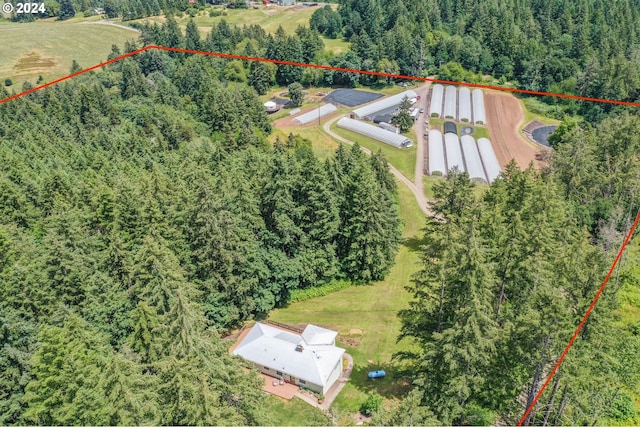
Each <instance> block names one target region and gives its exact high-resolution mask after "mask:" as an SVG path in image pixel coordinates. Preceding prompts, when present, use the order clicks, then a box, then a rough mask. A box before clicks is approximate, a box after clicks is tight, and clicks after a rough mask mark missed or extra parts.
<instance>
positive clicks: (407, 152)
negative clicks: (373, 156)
mask: <svg viewBox="0 0 640 427" xmlns="http://www.w3.org/2000/svg"><path fill="white" fill-rule="evenodd" d="M331 130H332V131H334V132H335V133H337V134H338V135H340V136H342V137H343V138H347V139H349V140H351V141H354V142H357V143H358V144H360V146H362V147H365V148H368V149H369V150H371V151H373V152H374V153H375V152H377V151H378V150H381V151H382V154H383V155H384V157H385V158H386V159H387V160H388V161H389V163H391V164H392V165H393V166H395V167H396V168H398V169H399V170H400V172H402V173H403V174H404V175H405V176H406V177H407V178H409V179H410V180H412V181H413V177H414V176H415V169H416V150H417V148H416V146H415V144H414V145H413V147H411V148H402V149H401V148H395V147H392V146H390V145H388V144H385V143H383V142H379V141H376V140H374V139H371V138H369V137H366V136H363V135H360V134H358V133H355V132H351V131H349V130H346V129H341V128H339V127H338V126H337V125H336V124H335V123H334V124H333V125H332V126H331ZM414 137H415V136H414ZM414 140H415V139H414Z"/></svg>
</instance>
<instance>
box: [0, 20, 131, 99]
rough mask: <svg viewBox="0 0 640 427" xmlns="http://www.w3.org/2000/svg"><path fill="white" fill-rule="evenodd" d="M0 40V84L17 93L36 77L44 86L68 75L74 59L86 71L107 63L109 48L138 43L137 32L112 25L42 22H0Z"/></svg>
mask: <svg viewBox="0 0 640 427" xmlns="http://www.w3.org/2000/svg"><path fill="white" fill-rule="evenodd" d="M0 36H1V38H2V43H0V79H1V80H0V82H1V83H2V84H4V80H5V79H7V78H10V79H12V80H13V82H14V86H13V87H14V88H15V90H16V91H19V90H20V88H21V87H22V83H23V82H25V81H29V82H31V83H33V84H35V83H36V81H37V80H38V76H42V77H43V78H44V80H45V82H46V81H51V80H54V79H56V78H59V77H63V76H66V75H68V74H69V72H70V70H71V63H72V61H73V60H74V59H75V60H76V61H77V62H78V64H80V66H81V67H83V68H88V67H90V66H92V65H96V64H99V63H100V62H103V61H106V59H107V56H108V55H109V52H111V45H114V44H115V45H117V46H119V47H120V48H121V49H122V47H123V46H124V42H125V41H127V40H135V41H137V40H138V34H137V33H136V32H134V31H130V30H125V29H122V28H119V27H115V26H112V25H101V24H86V23H68V22H42V21H37V22H31V23H8V22H2V23H0ZM9 90H11V88H9Z"/></svg>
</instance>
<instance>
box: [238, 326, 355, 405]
mask: <svg viewBox="0 0 640 427" xmlns="http://www.w3.org/2000/svg"><path fill="white" fill-rule="evenodd" d="M337 335H338V333H337V332H335V331H331V330H329V329H325V328H321V327H320V326H315V325H307V327H306V328H305V329H304V331H303V332H302V334H301V335H299V334H295V333H293V332H289V331H286V330H284V329H280V328H276V327H273V326H270V325H266V324H264V323H259V322H258V323H256V324H255V325H254V326H253V328H251V330H250V331H249V333H248V334H247V335H246V336H245V337H244V339H243V340H242V341H241V342H240V343H239V344H238V345H237V346H236V348H235V349H234V350H233V352H232V354H235V355H238V356H240V357H242V358H243V359H245V360H248V361H249V362H252V363H254V364H255V365H256V367H257V368H258V369H259V370H260V372H262V373H264V374H267V375H269V376H272V377H274V378H279V379H283V380H285V381H289V382H290V383H292V384H296V385H299V386H301V387H304V388H308V389H310V390H313V391H315V392H317V393H323V394H324V393H326V392H327V391H328V390H329V389H330V388H331V386H332V385H333V384H334V383H335V382H336V380H337V379H338V378H340V374H341V373H342V356H343V354H344V349H343V348H340V347H336V345H335V342H336V336H337Z"/></svg>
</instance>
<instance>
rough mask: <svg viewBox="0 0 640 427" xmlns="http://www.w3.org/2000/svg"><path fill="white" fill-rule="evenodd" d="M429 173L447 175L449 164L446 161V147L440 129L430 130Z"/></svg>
mask: <svg viewBox="0 0 640 427" xmlns="http://www.w3.org/2000/svg"><path fill="white" fill-rule="evenodd" d="M429 174H430V175H438V176H446V175H447V165H446V164H445V161H444V147H443V146H442V133H440V131H439V130H436V129H431V130H430V131H429Z"/></svg>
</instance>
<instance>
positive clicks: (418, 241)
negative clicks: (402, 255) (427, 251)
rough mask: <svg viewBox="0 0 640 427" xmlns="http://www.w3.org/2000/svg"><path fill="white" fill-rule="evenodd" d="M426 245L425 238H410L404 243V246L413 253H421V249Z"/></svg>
mask: <svg viewBox="0 0 640 427" xmlns="http://www.w3.org/2000/svg"><path fill="white" fill-rule="evenodd" d="M425 243H426V242H425V239H424V237H420V238H418V237H409V238H407V239H404V240H403V241H402V245H403V246H405V247H406V248H408V249H409V250H410V251H411V252H419V251H420V247H421V246H423V245H424V244H425Z"/></svg>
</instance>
